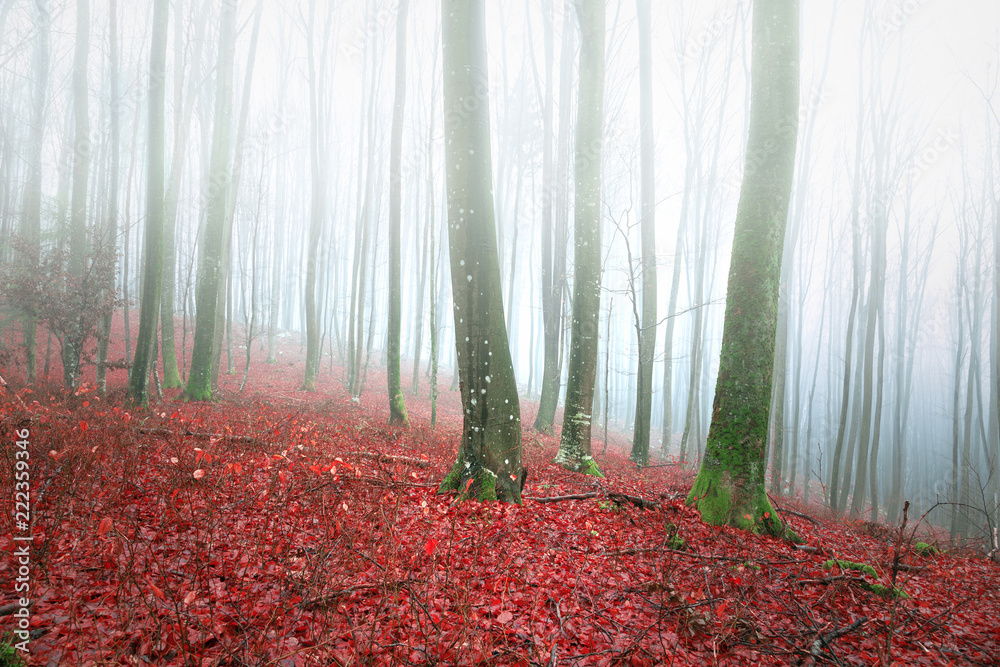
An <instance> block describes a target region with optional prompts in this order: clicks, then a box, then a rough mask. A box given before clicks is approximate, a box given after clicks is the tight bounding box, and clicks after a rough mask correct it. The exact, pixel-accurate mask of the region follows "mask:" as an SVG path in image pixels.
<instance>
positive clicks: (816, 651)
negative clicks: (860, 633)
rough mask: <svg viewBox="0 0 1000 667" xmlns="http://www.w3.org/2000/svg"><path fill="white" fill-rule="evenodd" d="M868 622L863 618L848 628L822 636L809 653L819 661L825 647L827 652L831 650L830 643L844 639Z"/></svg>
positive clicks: (817, 639) (813, 644)
mask: <svg viewBox="0 0 1000 667" xmlns="http://www.w3.org/2000/svg"><path fill="white" fill-rule="evenodd" d="M867 622H868V617H867V616H862V617H861V618H859V619H858V620H856V621H854V622H853V623H851V624H850V625H848V626H847V627H846V628H841V629H839V630H834V631H833V632H828V633H826V634H825V635H820V636H819V637H817V638H816V641H814V642H813V643H812V647H811V650H810V651H809V653H810V655H812V656H813V657H814V658H816V659H817V660H819V657H820V653H822V652H823V647H824V646H825V647H826V648H827V650H830V642H832V641H833V640H834V639H837V638H839V637H843V636H844V635H848V634H850V633H852V632H854V631H855V630H857V629H858V628H860V627H861V626H862V625H864V624H865V623H867Z"/></svg>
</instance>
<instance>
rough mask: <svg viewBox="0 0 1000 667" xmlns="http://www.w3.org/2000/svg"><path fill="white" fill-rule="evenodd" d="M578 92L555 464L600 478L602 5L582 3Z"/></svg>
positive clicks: (597, 0) (579, 8) (592, 0)
mask: <svg viewBox="0 0 1000 667" xmlns="http://www.w3.org/2000/svg"><path fill="white" fill-rule="evenodd" d="M576 7H577V12H578V16H579V20H580V33H581V46H580V90H579V100H578V106H577V124H576V174H575V180H576V203H575V209H576V210H575V218H576V219H575V223H574V232H575V238H574V244H573V246H574V264H575V266H574V278H573V322H572V330H571V334H570V361H569V376H568V379H567V383H566V407H565V411H564V414H563V428H562V437H561V438H560V440H559V452H558V453H557V454H556V459H555V462H556V463H558V464H560V465H562V466H564V467H566V468H569V469H570V470H575V471H577V472H583V473H585V474H588V475H595V476H598V477H603V475H602V474H601V471H600V469H599V468H598V467H597V462H596V461H594V458H593V456H592V455H591V425H592V417H591V413H592V411H593V408H592V406H593V404H594V377H595V375H596V373H597V347H598V340H599V337H600V336H599V333H598V324H599V323H598V317H599V315H600V307H601V153H602V145H603V134H604V127H603V126H604V40H605V27H604V25H605V16H604V15H605V7H604V2H603V0H580V2H579V3H577V6H576Z"/></svg>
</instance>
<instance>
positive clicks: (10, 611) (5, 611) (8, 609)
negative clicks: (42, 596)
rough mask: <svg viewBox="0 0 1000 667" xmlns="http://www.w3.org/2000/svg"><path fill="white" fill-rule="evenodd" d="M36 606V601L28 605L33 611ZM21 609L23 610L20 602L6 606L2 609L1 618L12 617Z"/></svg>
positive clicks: (0, 611)
mask: <svg viewBox="0 0 1000 667" xmlns="http://www.w3.org/2000/svg"><path fill="white" fill-rule="evenodd" d="M34 606H35V600H32V601H31V602H30V603H29V604H28V609H31V608H32V607H34ZM21 608H22V607H21V603H19V602H11V603H10V604H5V605H4V606H2V607H0V616H10V615H11V614H13V613H14V612H16V611H18V610H19V609H21Z"/></svg>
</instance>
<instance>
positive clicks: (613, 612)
mask: <svg viewBox="0 0 1000 667" xmlns="http://www.w3.org/2000/svg"><path fill="white" fill-rule="evenodd" d="M254 347H257V346H256V345H255V346H254ZM282 351H283V352H284V354H283V355H282V356H281V357H279V359H280V361H279V363H278V364H277V365H268V364H265V363H263V359H260V360H256V361H255V363H254V366H253V370H252V372H251V377H250V381H249V382H248V384H247V387H246V389H245V390H244V392H243V393H239V392H238V387H239V382H240V380H241V379H242V378H241V377H239V376H236V375H234V376H223V379H222V386H221V388H220V398H221V400H220V401H219V402H216V403H211V404H199V403H185V402H183V401H181V400H180V399H179V398H178V397H176V396H175V395H174V394H168V396H167V398H166V400H165V401H164V402H161V403H154V404H153V406H152V408H151V410H131V409H127V408H126V407H125V405H124V396H123V389H122V387H123V386H124V384H125V377H124V373H123V372H122V371H115V372H113V377H112V378H111V381H110V382H109V386H110V387H112V389H111V391H110V392H109V395H108V396H107V397H100V396H99V395H98V393H97V392H95V391H90V392H84V394H85V397H86V403H84V402H83V401H82V400H81V399H82V398H83V395H76V396H63V395H61V394H57V393H46V392H45V391H44V390H41V389H39V388H35V390H34V391H33V392H28V391H27V390H23V389H21V390H19V385H18V384H17V383H16V382H15V381H13V380H12V378H11V377H10V375H11V373H9V372H8V373H4V375H5V378H6V379H7V381H8V382H10V383H11V384H10V385H9V386H6V387H2V388H0V389H2V393H0V423H2V425H3V432H4V434H5V437H6V438H8V440H11V439H14V438H15V436H14V432H15V430H16V429H21V428H28V429H29V430H30V434H31V435H30V444H29V446H28V449H29V452H30V463H31V468H30V472H31V479H30V484H31V513H32V527H31V535H32V537H33V540H32V542H30V545H31V549H30V575H29V578H30V592H29V593H28V595H29V596H30V600H31V602H32V606H31V607H30V621H29V622H28V625H29V627H28V630H29V631H30V640H29V648H30V653H28V654H27V655H26V656H25V657H26V660H27V663H28V664H31V665H144V664H147V665H198V666H199V667H207V666H220V667H221V666H233V667H235V666H243V665H268V666H270V665H274V666H281V667H296V666H305V665H345V666H346V665H428V664H430V665H434V664H437V665H524V666H528V665H551V666H553V667H554V666H556V665H565V666H569V665H754V666H758V665H792V664H801V665H814V664H815V665H819V664H831V665H836V664H840V665H996V664H1000V663H998V656H1000V622H998V620H997V619H1000V592H998V585H997V581H998V579H1000V567H998V566H997V565H996V564H994V563H992V562H990V561H988V560H985V559H983V558H981V557H974V555H971V554H969V555H963V554H962V553H960V552H950V553H946V554H943V555H937V556H921V555H919V554H917V553H916V551H915V549H914V546H913V544H914V542H915V539H910V537H909V536H910V533H909V531H907V534H906V539H904V540H903V541H901V542H900V543H899V544H898V545H897V541H898V540H897V537H896V536H897V535H898V531H897V530H896V529H894V528H892V527H885V530H878V529H876V528H873V526H871V525H867V524H855V523H851V522H847V521H845V520H841V519H837V518H835V517H830V516H828V515H827V514H825V513H824V512H823V510H822V509H821V508H818V507H816V506H808V507H807V506H802V505H800V504H799V505H796V509H797V510H798V512H800V513H802V514H808V515H811V516H812V517H814V518H815V519H816V520H817V523H815V524H814V523H812V522H811V521H808V520H804V519H801V518H800V517H799V516H795V515H791V514H786V518H787V520H788V522H789V523H790V524H791V525H792V526H793V528H794V529H795V530H796V531H797V532H798V533H799V534H800V535H801V536H802V537H803V538H805V540H806V545H807V546H808V547H809V548H807V549H800V548H796V547H794V546H793V545H792V544H790V543H787V542H783V541H780V540H776V539H773V538H769V537H759V536H755V535H752V534H749V533H746V532H742V531H738V530H733V529H729V528H713V527H709V526H706V525H704V524H702V523H701V522H700V520H699V518H698V514H697V512H695V511H694V510H693V509H692V508H690V507H688V506H687V505H686V504H685V498H686V495H687V491H688V489H689V488H690V483H691V480H692V472H691V471H687V470H682V469H680V468H677V467H661V468H648V469H645V470H642V471H637V470H636V469H635V467H634V466H633V465H631V464H629V462H628V461H627V456H628V442H627V439H626V438H625V437H624V436H622V435H616V434H612V435H611V446H610V448H609V452H608V453H607V454H606V455H600V454H598V455H597V456H596V458H597V461H598V463H599V465H600V467H601V469H602V471H604V473H605V474H606V475H607V477H606V478H605V479H603V480H595V479H593V478H589V477H583V476H580V475H576V474H573V473H570V472H567V471H565V470H563V469H562V468H560V467H558V466H555V465H553V464H552V459H553V457H554V455H555V452H556V449H557V445H558V441H557V439H556V438H554V437H550V436H545V435H540V434H538V433H535V432H533V431H531V430H530V429H528V428H525V429H524V440H523V446H524V461H525V464H526V466H527V468H528V470H529V473H528V481H527V485H526V486H525V489H524V495H525V496H526V498H527V499H526V500H525V502H524V505H523V506H508V505H500V504H495V503H493V504H483V503H479V502H475V501H460V502H455V501H456V496H455V494H453V493H452V494H443V495H438V494H437V493H436V485H437V483H438V482H439V481H440V480H441V479H442V477H443V476H444V475H445V473H446V472H447V471H448V469H449V467H450V466H451V464H452V463H453V462H454V459H455V455H456V452H457V447H458V443H459V439H460V430H461V423H462V420H461V412H460V405H459V400H458V396H457V394H456V393H455V392H449V391H444V389H446V387H447V384H443V385H442V390H443V391H442V394H441V400H440V406H439V407H440V415H441V417H440V422H439V424H438V427H437V428H436V429H433V430H432V429H431V428H430V426H429V413H430V408H429V404H428V401H427V398H426V392H427V386H426V381H424V382H423V384H422V387H421V391H420V395H419V396H414V395H410V394H408V395H407V396H406V402H407V409H408V411H409V416H410V420H411V423H412V426H411V427H410V428H408V429H400V428H392V427H388V426H387V425H386V424H387V421H388V410H387V408H386V406H385V404H386V400H385V397H384V386H385V385H384V373H383V375H382V376H381V378H380V377H379V376H378V373H377V372H376V371H375V370H372V371H371V372H370V373H369V379H368V384H367V387H366V390H365V393H364V395H363V397H362V401H361V403H360V404H358V403H356V402H353V403H352V402H351V401H350V399H349V398H348V396H347V394H346V392H345V391H344V389H343V378H342V372H341V370H340V369H339V368H336V367H335V368H334V369H333V374H329V371H327V370H326V369H324V373H323V374H322V375H321V376H320V378H319V381H318V383H317V386H318V389H317V391H316V392H311V393H305V392H298V391H296V389H297V386H298V385H299V384H300V382H301V369H302V364H301V359H300V358H298V357H297V356H296V354H297V351H298V346H297V345H295V344H290V345H289V346H288V348H287V349H286V348H282ZM255 354H257V353H256V352H255ZM289 359H292V360H293V361H292V362H291V364H292V365H290V362H289V361H288V360H289ZM56 362H58V359H57V358H56ZM57 368H58V366H57ZM52 372H53V373H56V372H57V370H54V371H52ZM90 372H91V373H92V369H91V371H90ZM55 377H58V375H56V376H55ZM443 382H444V380H443ZM78 394H79V392H78ZM533 411H534V407H533V405H531V404H527V403H526V404H525V405H523V406H522V423H523V424H530V423H531V421H532V417H533V414H528V413H531V412H533ZM598 435H602V434H600V433H599V432H598ZM602 446H603V442H600V443H599V442H597V441H595V452H599V451H600V449H601V447H602ZM4 452H5V457H4V458H5V468H4V470H5V474H6V477H5V478H6V479H7V480H12V479H13V470H14V467H15V466H14V462H15V457H14V455H13V448H12V447H11V446H7V445H5V446H4ZM50 452H51V455H50ZM7 489H8V491H7V492H5V493H4V494H3V495H2V501H0V505H2V512H0V515H2V519H0V607H2V608H3V610H5V611H6V613H7V615H5V616H3V615H0V636H6V637H7V638H12V637H13V636H12V635H11V634H10V633H11V632H12V631H14V630H16V629H18V625H17V623H18V619H17V618H16V617H15V616H14V615H13V611H14V610H15V609H16V604H17V601H18V594H16V593H15V582H16V579H17V577H18V576H19V574H18V567H19V563H18V559H17V557H16V556H15V550H16V549H17V548H19V545H21V544H28V543H25V542H15V541H14V539H13V536H14V535H16V534H17V532H16V530H15V528H16V527H15V524H14V519H13V517H14V501H15V499H14V494H13V483H12V482H8V485H7ZM583 494H594V495H593V496H592V497H588V498H583V499H576V500H562V501H558V502H539V501H538V500H535V499H537V498H544V497H551V496H566V495H583ZM628 497H631V498H636V499H638V498H642V499H645V500H647V501H651V502H652V503H653V505H652V506H651V507H646V508H643V507H640V506H638V505H636V504H634V503H633V502H631V501H630V500H629V499H628ZM918 519H919V517H911V526H912V525H913V524H915V523H916V522H917V520H918ZM678 538H679V539H678ZM680 540H683V545H681V544H680ZM680 546H683V548H671V547H680ZM897 550H898V553H899V554H900V557H901V559H900V562H901V563H902V564H903V565H904V566H906V567H905V568H904V569H903V570H902V571H899V572H898V575H897V578H896V586H897V587H899V588H900V589H902V590H903V591H905V593H906V594H907V595H909V598H906V599H904V598H892V597H883V596H881V595H879V594H877V592H873V591H872V590H871V588H872V585H873V584H878V585H881V586H884V587H886V589H890V585H891V573H892V570H893V567H892V565H893V561H894V558H895V556H896V554H897ZM831 559H841V560H850V561H855V562H860V563H866V564H869V565H872V566H873V567H874V568H875V570H876V571H877V573H878V576H877V577H874V578H873V577H871V576H870V575H868V574H864V573H861V572H857V571H853V570H849V569H840V568H837V567H833V568H826V567H824V564H826V563H827V561H828V560H831ZM12 603H13V604H14V605H15V606H10V605H11V604H12ZM0 613H3V612H0ZM13 639H14V641H16V637H13ZM22 655H25V654H22Z"/></svg>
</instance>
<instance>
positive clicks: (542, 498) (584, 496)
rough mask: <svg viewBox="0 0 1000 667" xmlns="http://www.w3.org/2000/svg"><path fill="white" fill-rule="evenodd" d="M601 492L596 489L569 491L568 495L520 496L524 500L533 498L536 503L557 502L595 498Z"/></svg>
mask: <svg viewBox="0 0 1000 667" xmlns="http://www.w3.org/2000/svg"><path fill="white" fill-rule="evenodd" d="M600 495H601V494H600V493H598V492H597V491H591V492H589V493H571V494H570V495H568V496H537V497H536V496H522V498H523V499H524V500H534V501H535V502H538V503H557V502H560V501H563V500H586V499H587V498H597V497H599V496H600Z"/></svg>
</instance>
